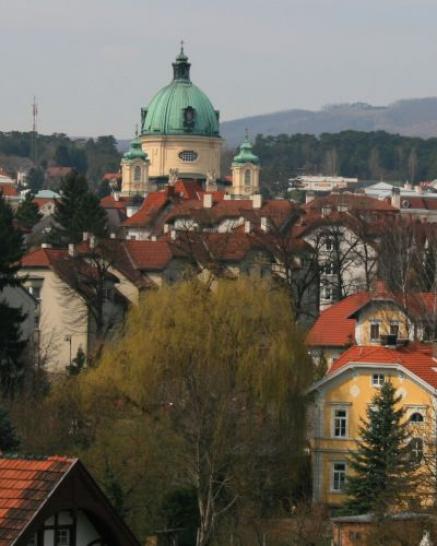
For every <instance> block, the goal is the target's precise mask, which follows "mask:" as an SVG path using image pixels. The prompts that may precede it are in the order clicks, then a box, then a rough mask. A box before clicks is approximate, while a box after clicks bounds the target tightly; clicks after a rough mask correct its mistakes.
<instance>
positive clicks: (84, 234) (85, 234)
mask: <svg viewBox="0 0 437 546" xmlns="http://www.w3.org/2000/svg"><path fill="white" fill-rule="evenodd" d="M89 236H90V234H89V233H88V231H84V232H83V233H82V241H88V237H89Z"/></svg>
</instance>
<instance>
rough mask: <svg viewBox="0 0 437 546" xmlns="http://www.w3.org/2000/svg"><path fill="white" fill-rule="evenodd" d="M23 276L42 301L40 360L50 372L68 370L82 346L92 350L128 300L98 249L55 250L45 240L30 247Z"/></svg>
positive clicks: (40, 314) (29, 289) (33, 293)
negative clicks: (93, 250)
mask: <svg viewBox="0 0 437 546" xmlns="http://www.w3.org/2000/svg"><path fill="white" fill-rule="evenodd" d="M19 275H20V276H22V277H23V286H24V287H25V288H26V289H27V290H28V291H29V292H30V293H31V294H32V295H33V296H34V297H35V298H36V299H37V300H38V301H39V317H38V333H39V336H38V337H39V350H38V362H39V364H40V365H43V366H45V367H46V368H47V370H48V371H49V372H63V371H65V367H66V366H67V365H69V364H70V363H71V361H72V359H73V358H74V357H75V356H76V354H77V352H78V350H79V349H82V350H83V351H84V352H85V354H88V355H91V354H92V352H93V351H94V350H95V349H96V347H98V346H99V344H100V343H101V340H102V338H103V337H104V336H105V335H106V334H107V333H108V332H109V331H110V330H111V329H112V328H114V327H115V326H116V325H117V324H118V323H119V321H120V320H121V318H122V316H123V314H124V311H125V308H126V305H127V297H126V296H124V295H123V294H122V292H120V291H118V290H117V288H116V285H117V284H119V282H120V281H119V278H118V277H116V276H115V275H114V274H113V273H111V271H110V266H109V264H107V261H106V260H104V259H103V260H101V259H100V256H99V254H97V253H93V252H91V253H90V252H88V253H86V252H85V251H84V250H83V251H82V253H81V254H79V253H78V252H77V249H76V248H75V246H74V245H70V246H69V248H68V249H54V248H51V247H50V245H47V244H43V245H42V246H41V248H37V249H35V250H31V251H29V252H28V253H27V254H25V255H24V257H23V258H22V261H21V268H20V271H19ZM126 283H127V281H126ZM123 290H124V291H127V288H126V287H123Z"/></svg>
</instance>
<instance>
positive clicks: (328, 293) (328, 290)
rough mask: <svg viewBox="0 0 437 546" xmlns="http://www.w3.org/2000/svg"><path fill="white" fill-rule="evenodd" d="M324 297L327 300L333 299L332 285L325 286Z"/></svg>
mask: <svg viewBox="0 0 437 546" xmlns="http://www.w3.org/2000/svg"><path fill="white" fill-rule="evenodd" d="M323 298H324V299H325V300H329V301H331V300H332V288H331V287H330V286H325V287H324V288H323Z"/></svg>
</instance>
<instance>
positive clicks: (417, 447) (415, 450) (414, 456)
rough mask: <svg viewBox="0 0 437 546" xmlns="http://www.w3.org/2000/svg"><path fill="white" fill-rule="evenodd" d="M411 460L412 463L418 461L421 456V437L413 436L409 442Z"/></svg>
mask: <svg viewBox="0 0 437 546" xmlns="http://www.w3.org/2000/svg"><path fill="white" fill-rule="evenodd" d="M410 450H411V460H412V461H413V462H414V463H420V461H421V460H422V458H423V440H422V438H413V439H412V440H411V442H410Z"/></svg>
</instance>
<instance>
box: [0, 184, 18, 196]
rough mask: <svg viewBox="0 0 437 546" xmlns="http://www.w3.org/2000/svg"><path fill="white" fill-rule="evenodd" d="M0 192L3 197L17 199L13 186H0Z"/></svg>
mask: <svg viewBox="0 0 437 546" xmlns="http://www.w3.org/2000/svg"><path fill="white" fill-rule="evenodd" d="M0 192H2V193H3V195H4V196H5V197H18V192H17V189H16V188H15V186H14V185H13V184H0Z"/></svg>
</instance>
